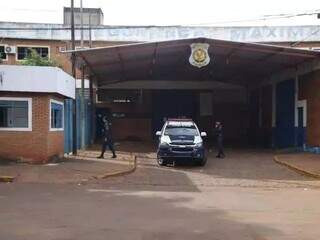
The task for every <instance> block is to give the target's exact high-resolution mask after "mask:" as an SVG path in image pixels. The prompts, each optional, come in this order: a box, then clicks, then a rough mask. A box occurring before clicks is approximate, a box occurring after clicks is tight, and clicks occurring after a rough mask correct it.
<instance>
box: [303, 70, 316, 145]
mask: <svg viewBox="0 0 320 240" xmlns="http://www.w3.org/2000/svg"><path fill="white" fill-rule="evenodd" d="M319 89H320V71H316V72H312V73H309V74H306V75H304V76H302V77H300V78H299V100H303V99H306V100H307V145H310V146H320V91H319Z"/></svg>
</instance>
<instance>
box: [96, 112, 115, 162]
mask: <svg viewBox="0 0 320 240" xmlns="http://www.w3.org/2000/svg"><path fill="white" fill-rule="evenodd" d="M102 124H103V125H102V132H103V142H102V149H101V155H100V156H99V157H98V158H104V153H105V151H106V149H107V147H108V148H109V149H110V151H111V152H112V158H116V157H117V155H116V152H115V150H114V146H113V139H112V132H111V123H110V122H109V121H108V119H107V117H106V116H104V117H103V118H102Z"/></svg>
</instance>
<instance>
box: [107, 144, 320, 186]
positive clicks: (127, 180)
mask: <svg viewBox="0 0 320 240" xmlns="http://www.w3.org/2000/svg"><path fill="white" fill-rule="evenodd" d="M226 153H227V157H226V158H224V159H220V158H215V155H214V153H209V154H208V162H207V165H206V166H204V167H197V166H193V165H192V164H184V163H181V164H178V166H176V167H170V166H168V167H159V166H158V165H157V163H156V159H155V158H152V155H150V154H147V156H148V158H143V156H144V155H143V154H140V155H139V156H140V157H139V158H138V164H139V165H138V166H139V167H138V169H137V171H136V172H135V173H133V174H131V175H129V176H124V177H119V178H115V179H110V180H109V181H108V182H106V185H108V184H111V185H113V186H114V185H122V186H127V187H130V185H134V186H137V185H140V186H144V187H145V188H148V186H153V187H154V186H158V187H174V189H176V188H177V187H178V188H182V189H188V188H189V189H199V188H203V187H214V186H216V187H217V186H220V187H223V186H229V187H262V188H265V187H272V188H290V187H300V188H306V187H319V186H320V185H319V181H315V180H314V179H312V178H310V177H305V176H302V175H300V174H297V173H296V172H294V171H292V170H289V169H288V168H286V167H284V166H281V165H279V164H277V163H275V162H274V161H273V153H272V152H271V151H265V150H247V149H246V150H231V149H230V150H227V151H226Z"/></svg>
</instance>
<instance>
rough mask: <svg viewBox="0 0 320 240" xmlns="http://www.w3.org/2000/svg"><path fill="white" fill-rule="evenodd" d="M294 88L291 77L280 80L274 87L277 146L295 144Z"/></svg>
mask: <svg viewBox="0 0 320 240" xmlns="http://www.w3.org/2000/svg"><path fill="white" fill-rule="evenodd" d="M294 89H295V82H294V80H293V79H292V80H287V81H283V82H280V83H279V84H278V85H277V88H276V132H275V145H276V147H278V148H287V147H293V146H294V145H295V127H294V107H295V106H294Z"/></svg>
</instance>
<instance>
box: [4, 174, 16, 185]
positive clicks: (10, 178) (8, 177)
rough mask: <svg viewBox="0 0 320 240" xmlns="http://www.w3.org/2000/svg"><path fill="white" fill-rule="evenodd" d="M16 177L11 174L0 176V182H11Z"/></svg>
mask: <svg viewBox="0 0 320 240" xmlns="http://www.w3.org/2000/svg"><path fill="white" fill-rule="evenodd" d="M15 178H16V177H13V176H0V182H4V183H9V182H10V183H11V182H13V181H14V179H15Z"/></svg>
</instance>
